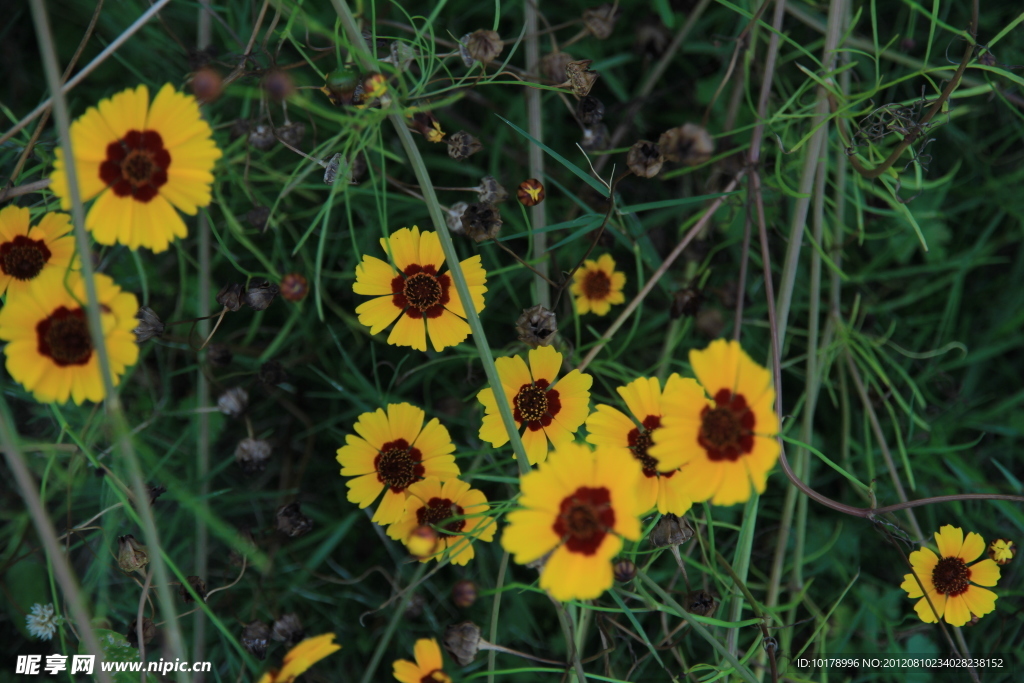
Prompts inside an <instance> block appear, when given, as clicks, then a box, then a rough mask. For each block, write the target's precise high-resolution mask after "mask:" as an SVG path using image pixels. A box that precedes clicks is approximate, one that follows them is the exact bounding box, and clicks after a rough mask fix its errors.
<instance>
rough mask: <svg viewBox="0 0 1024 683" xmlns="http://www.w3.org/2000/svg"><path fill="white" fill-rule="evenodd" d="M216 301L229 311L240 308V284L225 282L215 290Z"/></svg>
mask: <svg viewBox="0 0 1024 683" xmlns="http://www.w3.org/2000/svg"><path fill="white" fill-rule="evenodd" d="M216 301H217V303H219V304H220V305H221V306H224V307H225V308H227V309H228V310H229V311H237V310H239V309H240V308H242V285H240V284H238V283H237V282H232V283H230V284H226V285H224V286H223V287H221V288H220V291H219V292H217V296H216Z"/></svg>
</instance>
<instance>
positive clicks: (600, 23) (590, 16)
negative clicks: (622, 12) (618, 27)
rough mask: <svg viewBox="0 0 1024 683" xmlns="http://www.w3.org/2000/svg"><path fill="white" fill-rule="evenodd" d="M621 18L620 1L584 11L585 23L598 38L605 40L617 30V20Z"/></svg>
mask: <svg viewBox="0 0 1024 683" xmlns="http://www.w3.org/2000/svg"><path fill="white" fill-rule="evenodd" d="M618 18H619V8H618V3H617V2H616V3H614V4H613V3H610V2H608V3H605V4H603V5H601V6H599V7H592V8H590V9H588V10H586V11H584V12H583V25H584V26H586V27H587V30H588V31H590V32H591V33H592V34H594V37H595V38H597V39H598V40H604V39H605V38H607V37H609V36H610V35H611V34H612V31H614V30H615V22H616V21H617V20H618Z"/></svg>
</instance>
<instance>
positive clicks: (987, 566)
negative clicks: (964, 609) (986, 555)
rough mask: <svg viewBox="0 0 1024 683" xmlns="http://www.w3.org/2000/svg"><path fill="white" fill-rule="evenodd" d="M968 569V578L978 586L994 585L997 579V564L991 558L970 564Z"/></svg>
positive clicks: (998, 572)
mask: <svg viewBox="0 0 1024 683" xmlns="http://www.w3.org/2000/svg"><path fill="white" fill-rule="evenodd" d="M968 570H969V571H970V580H971V581H972V582H974V583H976V584H978V585H979V586H994V585H996V583H997V582H998V581H999V574H1000V571H999V565H998V564H996V563H995V562H993V561H992V560H988V559H985V560H982V561H981V562H978V563H976V564H972V565H971V566H970V567H969V568H968ZM975 614H977V612H975Z"/></svg>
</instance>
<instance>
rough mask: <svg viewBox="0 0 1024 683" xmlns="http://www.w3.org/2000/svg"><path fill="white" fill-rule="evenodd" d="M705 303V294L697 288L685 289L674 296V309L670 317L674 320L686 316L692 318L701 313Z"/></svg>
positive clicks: (671, 310) (670, 312)
mask: <svg viewBox="0 0 1024 683" xmlns="http://www.w3.org/2000/svg"><path fill="white" fill-rule="evenodd" d="M703 303H704V292H703V291H702V290H700V289H697V288H696V287H685V288H683V289H680V290H679V291H678V292H676V293H675V294H673V295H672V308H671V309H670V311H669V315H670V316H671V317H672V319H673V320H675V319H676V318H681V317H682V316H684V315H685V316H686V317H687V318H692V317H694V316H696V315H697V314H698V313H699V312H700V307H701V304H703Z"/></svg>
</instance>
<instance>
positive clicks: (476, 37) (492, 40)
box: [459, 28, 505, 66]
mask: <svg viewBox="0 0 1024 683" xmlns="http://www.w3.org/2000/svg"><path fill="white" fill-rule="evenodd" d="M504 48H505V43H503V42H502V41H501V36H499V35H498V33H497V32H496V31H488V30H485V29H482V28H481V29H477V30H476V31H473V32H472V33H467V34H466V35H464V36H462V38H461V39H460V40H459V54H460V55H462V61H463V63H464V64H465V65H466V66H473V65H474V64H476V63H477V62H483V63H484V64H490V63H491V62H493V61H494V60H495V59H496V58H497V56H498V55H500V54H501V51H502V50H503V49H504Z"/></svg>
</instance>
